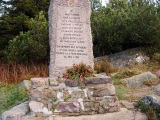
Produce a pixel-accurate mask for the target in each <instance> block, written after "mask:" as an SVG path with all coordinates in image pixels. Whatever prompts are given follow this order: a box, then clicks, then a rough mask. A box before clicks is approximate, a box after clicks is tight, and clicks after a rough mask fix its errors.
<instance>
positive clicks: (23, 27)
mask: <svg viewBox="0 0 160 120" xmlns="http://www.w3.org/2000/svg"><path fill="white" fill-rule="evenodd" d="M49 2H50V1H49V0H9V1H5V0H1V5H3V6H4V11H5V13H4V14H3V15H2V16H1V17H0V35H1V37H0V58H2V57H3V56H4V54H3V53H4V49H5V47H6V46H8V42H9V40H11V39H13V38H14V37H15V36H17V35H19V33H20V32H22V31H23V32H27V31H28V30H29V29H30V27H29V24H30V23H29V21H30V18H34V17H35V16H36V15H38V13H39V12H40V11H45V12H44V15H45V18H46V19H47V11H48V7H49Z"/></svg>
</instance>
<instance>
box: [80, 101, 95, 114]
mask: <svg viewBox="0 0 160 120" xmlns="http://www.w3.org/2000/svg"><path fill="white" fill-rule="evenodd" d="M83 104H84V111H85V112H89V111H92V109H93V108H94V103H93V102H92V101H84V102H83Z"/></svg>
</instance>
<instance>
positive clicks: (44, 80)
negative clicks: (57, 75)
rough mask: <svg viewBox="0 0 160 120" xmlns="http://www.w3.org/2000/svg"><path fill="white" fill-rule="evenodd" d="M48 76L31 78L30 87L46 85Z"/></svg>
mask: <svg viewBox="0 0 160 120" xmlns="http://www.w3.org/2000/svg"><path fill="white" fill-rule="evenodd" d="M47 82H48V78H31V87H32V88H37V87H42V86H46V85H47V84H48V83H47Z"/></svg>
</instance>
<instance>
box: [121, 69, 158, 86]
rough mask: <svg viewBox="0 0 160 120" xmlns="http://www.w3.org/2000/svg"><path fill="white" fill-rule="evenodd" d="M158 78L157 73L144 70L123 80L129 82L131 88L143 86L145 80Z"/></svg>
mask: <svg viewBox="0 0 160 120" xmlns="http://www.w3.org/2000/svg"><path fill="white" fill-rule="evenodd" d="M156 78H157V77H156V75H154V74H152V73H151V72H144V73H142V74H139V75H135V76H133V77H130V78H126V79H123V80H124V81H125V82H126V83H127V86H128V87H129V88H138V87H141V86H143V85H144V83H145V82H147V81H149V80H152V79H156Z"/></svg>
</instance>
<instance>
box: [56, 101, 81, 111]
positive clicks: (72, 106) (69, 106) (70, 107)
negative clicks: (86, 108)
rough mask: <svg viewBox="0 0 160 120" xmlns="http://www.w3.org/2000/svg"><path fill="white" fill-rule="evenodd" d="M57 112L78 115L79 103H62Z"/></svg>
mask: <svg viewBox="0 0 160 120" xmlns="http://www.w3.org/2000/svg"><path fill="white" fill-rule="evenodd" d="M57 111H59V112H66V113H67V112H70V113H77V112H80V105H79V103H78V102H61V103H60V104H59V105H58V107H57Z"/></svg>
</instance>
